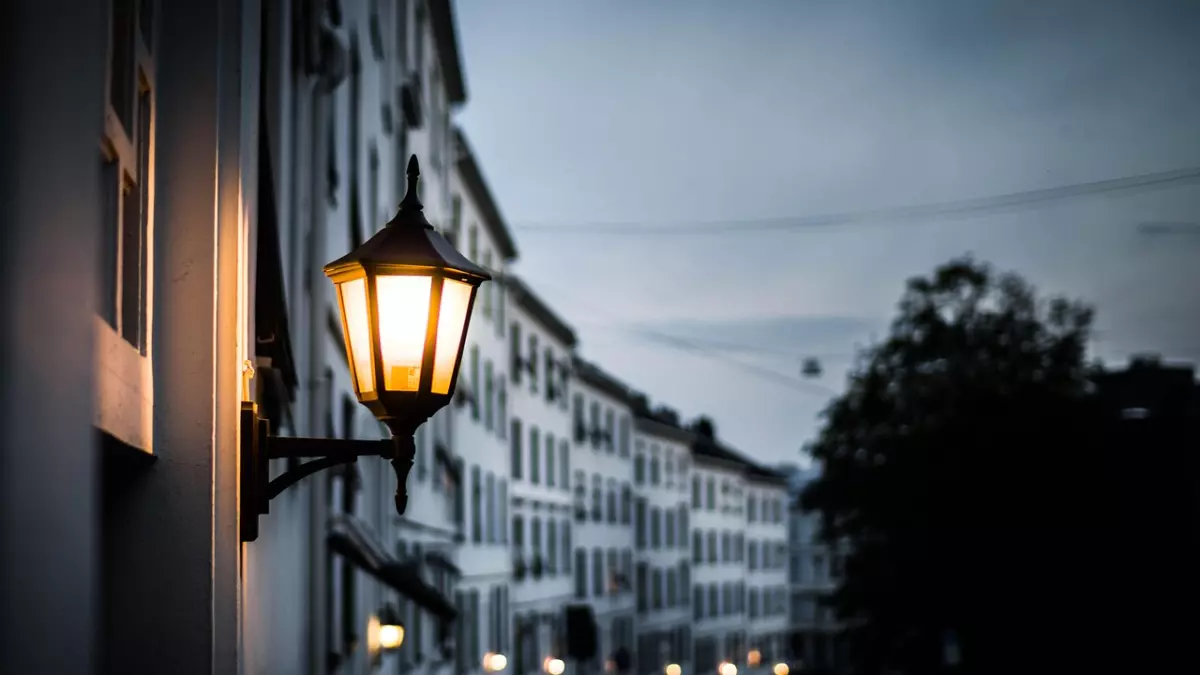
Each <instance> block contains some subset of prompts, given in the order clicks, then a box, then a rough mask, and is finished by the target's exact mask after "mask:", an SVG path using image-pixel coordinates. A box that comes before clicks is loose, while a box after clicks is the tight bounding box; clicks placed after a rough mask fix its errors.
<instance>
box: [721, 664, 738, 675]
mask: <svg viewBox="0 0 1200 675" xmlns="http://www.w3.org/2000/svg"><path fill="white" fill-rule="evenodd" d="M717 672H718V673H720V675H737V666H735V665H733V664H732V663H730V662H728V661H724V662H722V663H721V665H720V666H719V667H718V668H717Z"/></svg>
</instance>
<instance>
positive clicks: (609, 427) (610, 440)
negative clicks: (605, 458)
mask: <svg viewBox="0 0 1200 675" xmlns="http://www.w3.org/2000/svg"><path fill="white" fill-rule="evenodd" d="M616 437H617V423H616V418H615V417H614V416H613V410H612V408H609V409H608V410H605V411H604V447H605V449H607V450H608V454H610V455H611V454H613V453H614V452H615V451H616V449H617V445H616Z"/></svg>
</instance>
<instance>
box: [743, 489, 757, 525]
mask: <svg viewBox="0 0 1200 675" xmlns="http://www.w3.org/2000/svg"><path fill="white" fill-rule="evenodd" d="M746 520H749V521H750V522H752V523H753V522H755V521H756V520H758V500H757V499H756V498H755V497H754V495H750V496H749V497H747V498H746Z"/></svg>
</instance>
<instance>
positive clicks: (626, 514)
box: [621, 483, 633, 525]
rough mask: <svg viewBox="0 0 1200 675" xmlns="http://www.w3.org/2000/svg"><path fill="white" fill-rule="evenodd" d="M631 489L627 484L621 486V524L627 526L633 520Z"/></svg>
mask: <svg viewBox="0 0 1200 675" xmlns="http://www.w3.org/2000/svg"><path fill="white" fill-rule="evenodd" d="M632 511H633V489H632V488H630V487H629V483H625V484H624V485H622V486H621V524H622V525H628V524H630V521H632V520H633V513H632Z"/></svg>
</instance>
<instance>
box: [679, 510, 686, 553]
mask: <svg viewBox="0 0 1200 675" xmlns="http://www.w3.org/2000/svg"><path fill="white" fill-rule="evenodd" d="M678 522H679V539H678V541H679V548H682V549H686V548H687V533H688V509H687V504H680V505H679V516H678Z"/></svg>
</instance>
